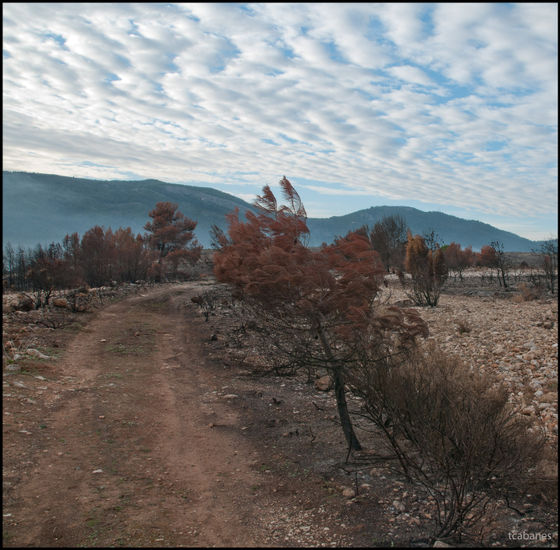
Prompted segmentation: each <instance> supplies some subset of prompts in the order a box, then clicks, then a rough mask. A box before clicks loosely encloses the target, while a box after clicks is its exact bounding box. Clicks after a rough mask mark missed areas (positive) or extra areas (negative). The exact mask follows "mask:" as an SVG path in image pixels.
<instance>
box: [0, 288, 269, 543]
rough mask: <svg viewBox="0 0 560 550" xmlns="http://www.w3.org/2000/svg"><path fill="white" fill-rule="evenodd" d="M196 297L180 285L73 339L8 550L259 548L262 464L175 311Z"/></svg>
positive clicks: (128, 305) (20, 487)
mask: <svg viewBox="0 0 560 550" xmlns="http://www.w3.org/2000/svg"><path fill="white" fill-rule="evenodd" d="M195 293H196V284H187V285H183V286H182V287H177V286H172V287H165V288H163V289H159V290H157V291H155V292H152V293H149V294H148V295H145V296H141V295H140V296H136V297H134V298H129V299H126V300H124V301H122V302H119V303H116V304H114V305H111V306H109V307H107V308H106V309H104V310H102V311H100V312H99V313H98V314H97V316H96V317H95V318H94V319H93V320H92V322H91V323H90V324H89V325H88V326H87V327H86V328H85V329H84V330H83V331H81V332H80V333H79V334H78V335H77V336H76V337H75V338H74V340H73V341H72V342H71V344H70V346H69V348H68V349H67V351H66V353H65V354H64V356H63V359H62V360H61V361H60V362H59V363H58V364H57V365H56V366H55V367H54V368H55V370H56V371H57V375H58V376H59V377H60V378H61V379H66V380H68V381H69V384H68V386H67V389H66V390H65V391H64V392H62V393H61V394H59V395H58V397H59V398H58V399H57V400H53V401H52V402H51V403H50V404H49V407H48V413H46V414H47V417H45V418H44V420H43V427H44V430H43V432H44V434H47V433H48V434H50V435H48V436H47V435H44V434H43V433H41V435H42V436H43V438H42V442H41V444H40V445H38V446H37V447H36V448H35V449H34V454H33V455H32V456H31V457H29V458H31V460H29V461H28V462H29V463H30V464H32V467H31V468H30V469H28V471H27V473H26V474H25V476H24V477H23V479H20V480H18V482H17V483H14V487H13V490H12V493H11V496H10V499H9V500H10V505H9V506H8V508H9V512H8V508H6V509H5V512H8V513H5V514H4V531H5V533H6V531H8V532H9V533H8V537H7V540H6V537H5V540H4V543H5V544H7V545H16V546H24V545H31V546H84V545H85V546H109V545H111V546H113V545H123V546H129V545H135V546H259V545H263V544H266V541H265V540H264V534H263V533H262V530H261V528H260V523H259V514H258V513H257V511H256V510H255V506H254V505H255V503H257V501H256V499H255V497H254V494H253V489H252V488H254V487H255V486H256V485H258V484H259V479H258V475H259V474H258V471H256V469H255V468H254V466H255V456H256V454H257V452H256V450H255V449H253V448H251V446H250V445H249V444H248V442H247V441H246V440H245V439H244V437H243V434H242V432H241V431H240V428H241V427H240V426H239V422H238V419H237V415H236V412H235V406H234V405H233V401H234V400H235V397H232V396H228V395H227V394H226V395H225V396H223V392H220V393H221V394H222V398H218V397H217V393H218V390H221V388H222V386H224V385H226V384H227V381H224V379H223V374H221V373H220V371H219V369H218V367H217V366H216V365H215V364H211V363H210V362H208V361H207V360H205V359H204V356H203V354H202V353H201V350H200V335H199V334H198V333H197V330H196V323H185V314H184V311H181V304H183V303H184V302H185V301H188V300H189V299H190V296H192V295H194V294H195ZM22 438H23V439H25V434H24V435H22ZM257 504H258V503H257ZM6 517H8V518H14V519H13V520H11V521H9V523H10V525H9V527H7V526H6V523H7V522H8V520H7V519H6Z"/></svg>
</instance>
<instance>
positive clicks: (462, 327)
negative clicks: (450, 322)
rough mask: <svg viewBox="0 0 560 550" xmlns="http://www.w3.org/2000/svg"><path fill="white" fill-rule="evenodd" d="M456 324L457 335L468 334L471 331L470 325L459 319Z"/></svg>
mask: <svg viewBox="0 0 560 550" xmlns="http://www.w3.org/2000/svg"><path fill="white" fill-rule="evenodd" d="M456 324H457V330H458V331H459V334H468V333H469V332H470V331H471V327H470V325H469V324H468V323H467V321H465V320H464V319H459V320H458V321H457V322H456Z"/></svg>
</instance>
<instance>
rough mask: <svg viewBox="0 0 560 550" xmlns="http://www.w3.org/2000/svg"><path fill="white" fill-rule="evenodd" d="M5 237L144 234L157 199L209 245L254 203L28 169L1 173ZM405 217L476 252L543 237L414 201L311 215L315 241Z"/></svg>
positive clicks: (197, 190)
mask: <svg viewBox="0 0 560 550" xmlns="http://www.w3.org/2000/svg"><path fill="white" fill-rule="evenodd" d="M2 176H3V185H2V198H3V219H2V229H3V242H4V244H6V243H7V242H10V243H11V244H12V246H23V247H29V246H35V245H36V244H39V243H40V244H43V245H45V244H48V243H49V242H52V241H55V242H60V241H62V239H63V238H64V235H66V234H67V233H73V232H75V231H76V232H78V233H79V234H80V236H82V235H83V233H84V232H85V231H87V230H88V229H90V228H91V227H93V226H94V225H101V226H104V227H105V228H108V227H111V228H112V229H113V230H115V229H117V228H118V227H129V226H130V227H131V229H132V230H133V231H134V232H135V233H143V232H144V230H143V226H144V224H145V223H146V222H147V221H148V220H149V216H148V212H149V211H150V210H152V209H153V208H154V207H155V204H156V202H159V201H170V202H175V203H177V204H178V205H179V210H180V211H181V212H182V213H183V214H185V215H186V216H187V217H189V218H191V219H193V220H196V221H197V222H198V225H197V228H196V230H195V234H196V236H197V239H198V241H199V242H200V243H201V244H202V245H203V246H205V247H209V246H210V242H211V239H210V234H209V232H210V228H211V226H212V225H213V224H216V225H218V226H219V227H222V228H223V229H226V228H227V223H226V219H225V216H226V214H228V213H229V212H232V211H233V210H234V209H235V208H239V210H240V214H241V216H242V217H243V216H244V213H245V212H246V211H247V210H253V209H254V207H253V206H252V205H251V204H249V203H247V202H245V201H244V200H242V199H240V198H238V197H235V196H234V195H230V194H228V193H225V192H223V191H219V190H217V189H213V188H210V187H201V186H194V185H183V184H175V183H167V182H163V181H160V180H157V179H146V180H97V179H88V178H75V177H71V176H58V175H56V174H41V173H33V172H23V171H17V172H16V171H3V172H2ZM389 215H400V216H402V217H403V218H404V219H405V220H406V222H407V224H408V226H409V227H410V229H411V231H412V233H414V234H416V233H418V234H424V233H427V232H430V231H432V230H433V231H435V232H436V233H437V234H438V236H439V237H440V238H441V239H442V240H443V242H444V243H446V244H449V243H450V242H452V241H455V242H458V243H460V244H461V245H462V246H463V247H465V246H469V245H471V246H472V247H473V249H474V250H479V249H480V248H481V247H482V246H484V245H486V244H489V243H490V242H491V241H496V240H497V241H500V242H502V243H503V245H504V249H505V250H506V251H511V252H529V251H531V250H534V249H536V248H537V247H538V246H539V244H540V243H541V242H542V241H531V240H529V239H525V238H523V237H520V236H519V235H516V234H514V233H511V232H508V231H504V230H501V229H498V228H496V227H493V226H492V225H490V224H487V223H484V222H480V221H478V220H466V219H464V218H459V217H457V216H453V215H450V214H445V213H443V212H439V211H429V212H424V211H422V210H418V209H417V208H413V207H411V206H372V207H369V208H365V209H362V210H358V211H355V212H351V213H348V214H343V215H338V216H331V217H329V218H308V220H307V223H308V227H309V229H310V240H309V244H310V245H311V246H318V245H320V244H321V243H322V242H327V243H328V242H332V240H333V239H334V238H335V237H336V236H340V235H345V234H346V233H347V232H348V231H350V230H353V229H357V228H358V227H361V226H362V225H369V227H373V225H374V224H375V223H376V222H377V221H379V220H381V219H382V218H383V217H384V216H389Z"/></svg>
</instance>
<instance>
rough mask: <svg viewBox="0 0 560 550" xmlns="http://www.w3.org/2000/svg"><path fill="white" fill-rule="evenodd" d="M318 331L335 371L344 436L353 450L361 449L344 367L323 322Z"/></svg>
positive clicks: (335, 392) (337, 400) (335, 384)
mask: <svg viewBox="0 0 560 550" xmlns="http://www.w3.org/2000/svg"><path fill="white" fill-rule="evenodd" d="M317 332H318V334H319V338H320V340H321V344H322V346H323V350H324V352H325V355H326V356H327V359H328V360H329V363H330V364H331V365H332V366H331V367H330V368H331V369H332V372H333V383H334V395H335V398H336V408H337V410H338V417H339V418H340V424H341V426H342V431H343V432H344V437H345V438H346V442H347V443H348V448H349V449H351V450H352V451H361V450H362V446H361V445H360V442H359V441H358V438H357V437H356V434H355V433H354V428H353V426H352V420H351V418H350V414H349V413H348V404H347V403H346V393H345V390H344V376H343V374H342V368H341V367H340V366H339V365H337V364H336V360H335V358H334V354H333V352H332V350H331V347H330V345H329V342H328V341H327V336H326V335H325V331H324V330H323V327H322V325H321V323H318V327H317Z"/></svg>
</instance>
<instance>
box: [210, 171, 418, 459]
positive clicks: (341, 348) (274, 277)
mask: <svg viewBox="0 0 560 550" xmlns="http://www.w3.org/2000/svg"><path fill="white" fill-rule="evenodd" d="M280 184H281V186H282V189H283V193H284V197H285V199H286V200H287V202H288V205H287V206H281V207H279V206H278V204H277V201H276V198H275V196H274V194H273V193H272V191H271V190H270V188H269V187H268V186H266V187H265V188H264V189H263V194H262V195H261V196H259V197H258V198H257V201H256V206H257V207H258V208H259V210H260V212H259V213H258V214H253V213H250V212H248V213H247V214H246V218H247V221H246V222H241V221H240V220H239V215H238V212H234V213H233V214H231V215H230V216H229V224H230V225H229V232H228V238H226V239H222V240H221V242H222V246H221V248H220V249H219V250H218V251H217V252H216V253H215V255H214V270H215V274H216V277H217V279H218V281H220V282H224V283H228V284H230V285H232V286H233V287H234V288H235V289H236V290H237V293H238V295H239V296H240V297H241V298H243V299H244V300H245V302H247V303H249V304H254V305H255V306H256V307H255V310H258V311H261V312H262V314H261V315H262V316H263V318H264V317H265V316H266V318H265V322H266V323H267V326H268V328H269V331H271V332H274V331H273V327H277V328H276V334H273V336H271V339H272V340H275V341H276V342H278V346H277V347H278V349H279V351H281V352H282V353H287V354H293V355H295V354H298V353H299V354H301V353H303V354H305V360H304V361H301V362H302V363H303V362H305V363H307V364H308V365H312V366H321V367H323V368H327V369H329V370H330V371H331V373H332V376H333V379H334V386H335V395H336V398H337V405H338V410H339V415H340V419H341V423H342V426H343V430H344V432H345V436H346V439H347V441H348V445H349V447H350V448H353V449H358V448H360V447H359V443H358V441H357V439H356V437H355V434H354V433H353V430H352V425H351V423H350V419H349V416H348V412H347V410H346V401H345V397H344V370H345V369H346V368H349V365H351V363H352V361H355V360H357V358H358V357H359V356H363V355H364V354H366V355H367V354H372V353H373V351H372V350H374V349H375V352H378V351H379V350H380V349H382V348H383V346H382V345H381V343H386V342H388V341H389V339H388V336H387V335H388V334H389V333H391V334H393V335H394V334H396V333H398V334H400V335H401V336H402V338H401V339H402V340H403V341H404V340H406V339H407V338H409V339H413V334H414V333H415V328H418V329H419V327H420V325H421V322H420V321H419V319H418V318H415V317H414V314H413V313H412V312H401V311H399V313H396V312H395V311H387V310H383V311H381V310H377V309H376V308H375V307H374V302H375V300H376V298H377V297H378V294H379V290H380V287H379V283H380V281H381V280H382V277H383V273H384V268H383V266H382V265H381V263H380V261H379V256H378V254H377V253H376V252H375V251H374V250H373V249H372V248H371V244H370V242H369V241H368V239H367V238H366V237H365V236H364V235H363V234H358V233H357V232H353V233H349V234H348V235H346V236H345V237H343V238H339V239H337V240H336V241H335V242H334V243H333V244H331V245H329V246H326V245H323V246H322V247H321V248H320V249H319V250H311V249H310V248H308V247H307V246H306V242H305V240H306V239H305V238H306V235H307V234H308V232H309V230H308V228H307V225H306V222H305V217H306V214H305V209H304V207H303V205H302V204H301V200H300V198H299V196H298V194H297V192H296V191H295V189H294V188H293V187H292V185H291V183H290V182H289V181H288V180H287V179H286V178H283V179H282V181H281V182H280ZM261 320H262V319H261ZM413 327H414V328H413ZM419 330H420V329H419ZM420 331H421V330H420ZM286 335H289V336H286ZM364 346H365V347H366V348H367V349H365V348H364ZM383 352H389V351H388V349H384V350H383Z"/></svg>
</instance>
